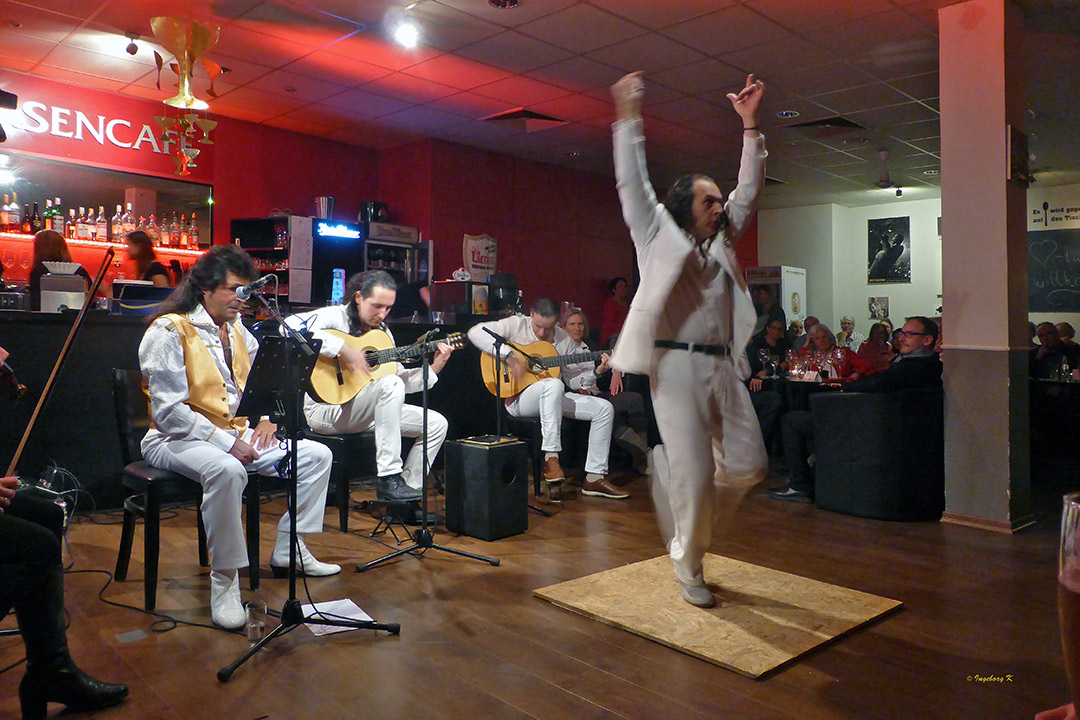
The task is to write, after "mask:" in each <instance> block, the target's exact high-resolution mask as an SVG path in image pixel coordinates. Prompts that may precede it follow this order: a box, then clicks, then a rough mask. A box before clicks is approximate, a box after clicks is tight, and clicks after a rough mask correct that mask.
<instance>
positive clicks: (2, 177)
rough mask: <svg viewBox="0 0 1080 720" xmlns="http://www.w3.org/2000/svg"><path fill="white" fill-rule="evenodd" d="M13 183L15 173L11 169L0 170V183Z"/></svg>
mask: <svg viewBox="0 0 1080 720" xmlns="http://www.w3.org/2000/svg"><path fill="white" fill-rule="evenodd" d="M13 184H15V173H13V172H12V171H11V170H0V185H13Z"/></svg>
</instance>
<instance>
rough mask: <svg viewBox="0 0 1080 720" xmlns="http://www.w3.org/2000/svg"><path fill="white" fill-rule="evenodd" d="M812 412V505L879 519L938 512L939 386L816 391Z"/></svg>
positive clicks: (941, 462)
mask: <svg viewBox="0 0 1080 720" xmlns="http://www.w3.org/2000/svg"><path fill="white" fill-rule="evenodd" d="M810 408H811V411H812V412H813V416H814V446H815V453H816V456H817V463H816V465H815V476H816V477H815V481H814V495H815V502H816V504H817V506H818V507H819V508H822V509H824V510H833V511H835V512H841V513H845V514H848V515H857V516H859V517H868V518H875V519H879V520H903V521H919V520H938V519H940V518H941V514H942V513H943V512H944V510H945V421H944V416H945V413H944V393H943V391H942V390H941V388H912V389H909V390H900V391H897V392H891V393H848V392H845V393H820V394H816V395H813V396H811V398H810Z"/></svg>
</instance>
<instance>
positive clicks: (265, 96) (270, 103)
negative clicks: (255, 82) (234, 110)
mask: <svg viewBox="0 0 1080 720" xmlns="http://www.w3.org/2000/svg"><path fill="white" fill-rule="evenodd" d="M305 104H306V103H304V101H302V100H299V99H297V98H293V97H290V96H288V95H286V94H285V93H269V92H265V91H263V90H255V89H252V88H250V87H242V88H237V89H236V90H233V91H231V92H227V93H225V94H223V95H222V96H221V97H219V98H218V99H217V100H216V101H215V102H214V106H215V107H218V106H220V105H226V106H229V107H242V108H246V109H248V110H254V111H256V112H262V113H266V114H268V115H280V114H282V113H287V112H290V111H292V110H296V109H297V108H298V107H301V106H303V105H305ZM223 112H224V111H223Z"/></svg>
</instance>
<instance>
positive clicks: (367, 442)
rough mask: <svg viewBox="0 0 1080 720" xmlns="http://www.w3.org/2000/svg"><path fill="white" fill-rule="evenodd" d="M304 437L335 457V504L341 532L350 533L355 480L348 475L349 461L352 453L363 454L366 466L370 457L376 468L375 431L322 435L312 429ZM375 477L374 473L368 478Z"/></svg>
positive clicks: (332, 471)
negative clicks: (323, 446) (325, 448)
mask: <svg viewBox="0 0 1080 720" xmlns="http://www.w3.org/2000/svg"><path fill="white" fill-rule="evenodd" d="M303 436H304V437H305V438H307V439H309V440H314V441H316V442H320V443H322V444H323V445H325V446H326V447H328V448H330V452H331V453H332V454H333V456H334V460H333V463H332V464H331V466H330V483H331V485H332V486H333V493H334V504H335V505H336V506H337V510H338V523H339V525H340V527H341V532H349V504H350V500H349V491H350V489H351V488H350V483H351V481H352V480H353V479H354V478H353V477H350V476H349V474H348V470H347V468H348V467H349V465H350V463H349V462H347V460H348V458H349V454H350V452H353V451H355V452H357V453H362V454H363V456H364V457H363V460H364V464H365V465H367V464H368V463H367V459H368V456H370V458H371V465H372V466H374V459H375V431H374V430H363V431H361V432H356V433H342V434H338V435H321V434H319V433H317V432H315V431H314V430H312V429H310V428H305V429H304V431H303ZM373 476H374V473H372V474H371V475H368V476H366V477H373Z"/></svg>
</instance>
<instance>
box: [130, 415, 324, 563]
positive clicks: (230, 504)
mask: <svg viewBox="0 0 1080 720" xmlns="http://www.w3.org/2000/svg"><path fill="white" fill-rule="evenodd" d="M151 432H154V431H151ZM253 432H254V429H253V428H248V429H247V430H246V431H245V432H244V434H243V435H242V436H241V437H242V439H243V440H244V441H245V442H251V435H252V433H253ZM158 440H159V441H158V442H154V440H153V438H152V437H151V436H149V435H148V436H147V439H146V440H144V441H143V448H142V450H143V458H144V459H145V460H146V461H147V462H148V463H150V464H151V465H153V466H154V467H157V468H161V469H162V470H171V471H172V472H175V473H179V474H181V475H183V476H185V477H189V478H191V479H192V480H195V481H196V482H198V483H200V484H201V485H202V488H203V495H202V515H203V523H204V524H205V525H206V547H207V550H208V551H209V553H210V567H211V568H212V569H214V570H217V571H219V572H220V571H223V570H235V569H237V568H242V567H247V564H248V557H247V546H246V545H245V543H244V528H243V525H242V524H241V522H240V509H241V507H242V505H243V500H242V498H241V495H242V494H243V492H244V488H245V487H247V481H248V475H247V471H248V470H255V471H256V472H258V473H259V474H260V475H271V476H272V475H277V471H276V470H275V469H274V466H275V465H276V464H277V462H278V461H279V460H281V458H283V457H284V456H285V454H286V452H285V450H283V449H282V444H277V445H274V446H273V447H271V448H267V449H266V450H260V451H259V459H258V460H255V461H254V462H252V463H251V464H250V465H248V466H247V467H245V466H244V464H243V463H241V462H240V461H239V460H237V459H236V458H235V457H233V456H232V455H230V454H229V453H227V452H225V451H224V450H221V449H220V448H218V447H215V446H214V445H211V444H210V443H208V442H205V441H203V440H168V439H167V438H165V437H164V436H158ZM296 454H297V472H296V477H297V485H296V506H297V513H296V532H297V533H299V534H304V533H317V532H322V526H323V513H324V512H325V509H326V486H327V484H328V483H329V482H330V463H331V460H332V459H333V456H332V455H331V453H330V449H329V448H327V447H326V446H325V445H323V444H321V443H317V442H315V441H314V440H301V441H300V442H299V443H298V444H297V446H296ZM278 532H284V533H287V532H289V513H288V512H286V513H285V514H284V515H282V516H281V520H280V521H278Z"/></svg>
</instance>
